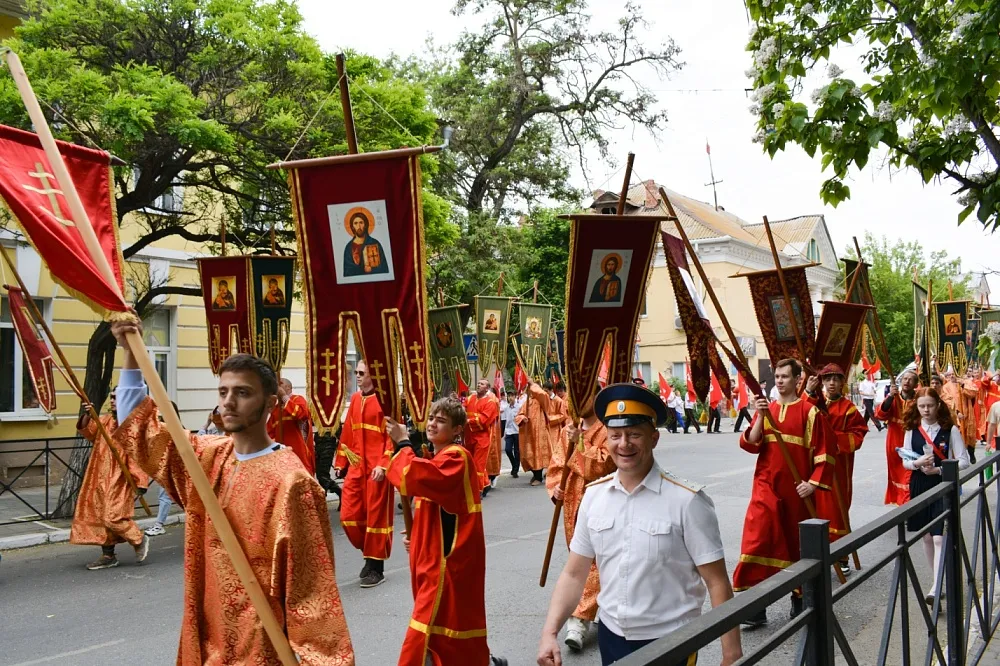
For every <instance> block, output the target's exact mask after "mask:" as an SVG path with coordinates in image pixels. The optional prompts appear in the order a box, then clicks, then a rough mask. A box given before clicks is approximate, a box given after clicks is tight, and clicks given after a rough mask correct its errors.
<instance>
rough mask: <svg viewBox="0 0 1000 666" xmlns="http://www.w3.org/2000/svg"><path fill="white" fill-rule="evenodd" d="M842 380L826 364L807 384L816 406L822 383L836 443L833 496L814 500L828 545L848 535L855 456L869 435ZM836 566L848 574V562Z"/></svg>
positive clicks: (822, 495) (836, 367)
mask: <svg viewBox="0 0 1000 666" xmlns="http://www.w3.org/2000/svg"><path fill="white" fill-rule="evenodd" d="M845 379H846V375H845V374H844V371H843V370H842V369H841V368H840V366H839V365H837V364H835V363H829V364H827V365H826V366H825V367H824V368H823V369H822V370H820V372H819V378H816V377H810V378H809V380H808V382H807V383H806V391H807V394H808V396H809V401H810V402H812V403H813V404H817V403H818V402H820V397H821V396H820V394H819V393H818V392H817V390H816V389H817V388H818V386H819V382H820V381H822V382H823V391H824V394H825V396H823V397H824V398H825V400H823V402H825V406H824V407H823V409H824V411H825V412H826V418H827V421H829V423H830V427H831V428H832V429H833V434H834V436H835V437H836V439H837V453H836V455H835V456H834V458H835V459H836V461H837V462H836V466H835V467H834V479H835V481H836V484H835V486H834V492H832V493H820V494H819V495H817V496H816V512H817V514H818V515H820V516H822V517H824V518H827V517H828V518H829V520H830V541H831V542H832V541H836V540H837V539H839V538H840V537H842V536H844V535H845V534H848V533H849V532H850V529H849V522H848V520H846V519H849V518H850V515H851V513H850V512H851V501H852V500H853V498H854V454H855V453H856V452H857V450H858V449H860V448H861V444H862V442H864V439H865V435H867V434H868V424H867V423H866V422H865V417H864V416H862V415H861V412H859V411H858V408H857V407H856V406H855V405H854V403H853V402H851V401H850V400H849V399H847V398H846V397H844V381H845ZM817 406H818V405H817ZM838 494H839V495H840V498H839V499H838V498H837V495H838ZM838 564H839V566H840V569H841V571H842V572H843V573H844V575H845V576H846V575H848V574H849V573H850V571H851V570H850V567H849V566H848V563H847V558H844V559H843V560H841V561H840V562H839V563H838Z"/></svg>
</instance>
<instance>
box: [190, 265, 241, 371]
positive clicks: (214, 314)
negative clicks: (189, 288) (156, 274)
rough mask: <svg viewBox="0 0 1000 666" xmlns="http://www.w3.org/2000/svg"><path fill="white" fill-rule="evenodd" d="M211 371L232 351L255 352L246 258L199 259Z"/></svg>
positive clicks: (217, 369) (234, 352)
mask: <svg viewBox="0 0 1000 666" xmlns="http://www.w3.org/2000/svg"><path fill="white" fill-rule="evenodd" d="M198 273H199V274H200V275H201V296H202V299H203V300H204V301H205V319H206V320H207V322H208V359H209V363H210V364H211V366H212V372H214V373H215V374H219V366H221V365H222V362H223V361H225V360H226V359H227V358H229V357H230V356H232V355H233V354H252V353H253V308H252V307H251V306H250V302H251V301H250V269H249V265H248V263H247V258H246V257H206V258H202V259H198Z"/></svg>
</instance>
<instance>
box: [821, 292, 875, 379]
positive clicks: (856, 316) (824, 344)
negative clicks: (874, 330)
mask: <svg viewBox="0 0 1000 666" xmlns="http://www.w3.org/2000/svg"><path fill="white" fill-rule="evenodd" d="M870 309H871V307H870V306H868V305H858V304H854V303H839V302H836V301H824V302H823V314H822V315H821V316H820V319H819V330H818V331H817V333H816V350H815V351H814V352H813V355H812V358H811V359H810V360H811V361H812V366H813V367H814V368H816V369H817V370H818V369H819V368H822V367H823V366H824V365H826V364H828V363H836V364H837V365H839V366H840V369H841V370H843V371H844V372H847V370H848V368H850V367H851V364H852V363H854V358H855V351H856V349H857V345H858V340H859V338H860V335H861V331H862V329H863V328H864V325H865V317H866V316H867V315H868V311H869V310H870Z"/></svg>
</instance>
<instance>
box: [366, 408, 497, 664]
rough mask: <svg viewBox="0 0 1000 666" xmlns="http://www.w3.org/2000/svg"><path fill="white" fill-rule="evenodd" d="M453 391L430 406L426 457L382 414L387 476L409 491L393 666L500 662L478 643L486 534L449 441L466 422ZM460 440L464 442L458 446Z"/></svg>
mask: <svg viewBox="0 0 1000 666" xmlns="http://www.w3.org/2000/svg"><path fill="white" fill-rule="evenodd" d="M465 419H466V416H465V410H464V409H463V408H462V404H461V403H460V402H458V401H457V400H455V399H453V398H443V399H441V400H438V401H437V402H435V403H434V404H433V405H431V408H430V412H429V414H428V417H427V439H428V441H430V442H431V444H433V445H434V451H435V453H434V457H433V458H430V459H425V458H418V457H417V456H416V454H415V453H414V450H413V444H412V443H411V442H410V441H409V439H407V430H406V426H404V425H402V424H400V423H396V422H395V421H392V420H391V419H386V430H387V432H388V433H389V436H390V437H391V438H392V441H393V442H395V444H396V448H397V452H396V454H395V455H394V456H393V457H392V460H390V462H389V468H388V470H387V475H388V478H389V481H390V482H391V483H392V485H394V486H396V487H397V488H399V492H400V494H403V495H408V496H410V497H412V498H413V502H412V507H413V528H412V529H413V533H412V534H409V535H407V536H406V537H405V538H404V539H403V544H404V545H405V546H406V549H407V551H408V552H409V553H410V581H411V584H412V586H413V615H412V616H411V618H410V626H409V629H407V631H406V638H405V639H403V648H402V651H401V653H400V655H399V666H450V665H451V664H468V666H490V665H491V664H493V665H495V666H505V665H506V663H507V661H506V660H504V659H499V658H496V657H491V656H490V649H489V646H488V645H487V643H486V537H485V535H484V533H483V513H482V511H483V505H482V503H481V502H480V496H479V492H478V488H479V472H478V470H477V468H476V465H475V462H474V461H473V459H472V456H471V455H470V454H469V451H467V450H466V448H465V447H463V446H462V445H460V444H455V443H454V441H455V439H456V437H458V436H459V435H460V434H461V433H462V430H463V427H464V426H465V425H466V420H465ZM467 445H468V443H466V446H467Z"/></svg>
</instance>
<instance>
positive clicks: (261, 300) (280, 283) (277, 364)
mask: <svg viewBox="0 0 1000 666" xmlns="http://www.w3.org/2000/svg"><path fill="white" fill-rule="evenodd" d="M250 286H251V292H252V293H253V312H254V317H253V323H254V355H255V356H257V357H258V358H261V359H263V360H265V361H268V362H269V363H270V364H271V366H272V367H273V368H274V371H275V372H277V373H279V374H280V373H281V366H282V365H284V363H285V358H286V357H287V356H288V338H289V334H290V333H291V318H292V291H293V289H294V287H295V259H294V258H292V257H251V258H250Z"/></svg>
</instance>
